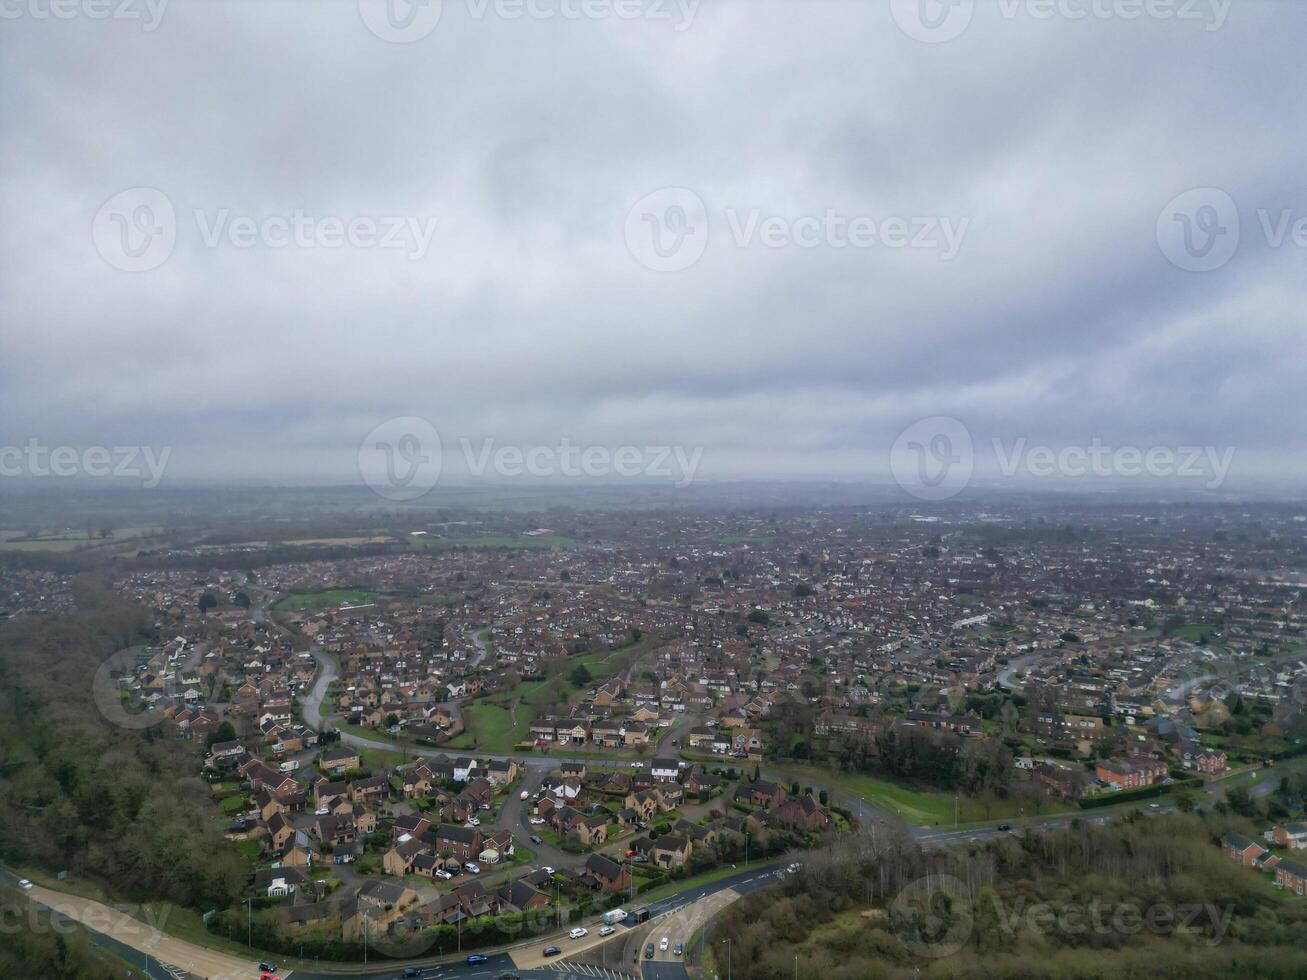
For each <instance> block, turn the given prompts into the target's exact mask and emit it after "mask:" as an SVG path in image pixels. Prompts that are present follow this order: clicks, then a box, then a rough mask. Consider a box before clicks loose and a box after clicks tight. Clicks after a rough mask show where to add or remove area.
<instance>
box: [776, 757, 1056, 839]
mask: <svg viewBox="0 0 1307 980" xmlns="http://www.w3.org/2000/svg"><path fill="white" fill-rule="evenodd" d="M766 768H767V769H768V770H771V771H775V772H780V773H784V774H785V777H786V783H787V785H786V788H787V789H788V788H789V787H788V783H789V782H790V781H792V780H795V779H797V780H798V781H799V783H800V784H801V786H800V788H803V787H806V786H808V785H811V786H812V787H813V788H814V789H815V788H817V787H820V786H830V787H832V788H834V789H836V790H839V791H841V792H842V793H843V794H846V795H847V796H848V797H851V798H852V799H851V800H850V799H846V800H844V804H843V805H844V806H846V807H849V808H851V809H852V810H853V812H854V813H855V814H856V813H857V805H856V804H857V802H858V798H859V797H866V800H867V802H868V803H870V804H873V805H875V806H878V807H880V808H881V809H883V810H888V811H889V812H890V813H893V814H895V815H896V816H899V817H902V818H903V819H904V820H907V821H908V822H910V823H915V824H930V825H933V824H936V823H938V824H939V825H940V826H941V827H943V826H947V825H951V824H952V823H953V821H954V810H953V796H952V795H951V794H948V793H933V792H929V791H925V790H916V789H909V788H908V787H906V786H899V785H898V784H896V783H891V782H887V781H885V780H883V779H876V778H875V777H874V776H868V775H865V774H863V773H854V772H837V771H835V770H830V769H821V768H819V767H817V766H807V765H802V764H795V763H773V764H769V765H767V766H766ZM1020 809H1021V805H1019V804H1018V803H1016V802H1015V801H1014V800H996V801H995V802H994V804H993V805H992V806H991V807H990V808H989V812H988V813H986V811H985V807H984V805H983V804H981V803H980V802H979V801H977V800H973V799H969V798H967V797H965V796H961V797H959V798H958V806H957V818H958V821H959V822H960V823H978V822H981V821H985V820H999V819H1002V818H1004V817H1015V816H1017V814H1018V811H1019V810H1020ZM1066 809H1067V807H1066V806H1065V805H1063V806H1060V807H1059V806H1057V805H1056V804H1055V803H1053V802H1051V801H1050V802H1049V803H1047V804H1039V805H1035V806H1031V805H1026V806H1025V815H1026V816H1037V815H1041V814H1046V813H1057V812H1060V811H1063V810H1066Z"/></svg>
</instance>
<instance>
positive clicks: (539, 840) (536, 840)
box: [531, 834, 545, 844]
mask: <svg viewBox="0 0 1307 980" xmlns="http://www.w3.org/2000/svg"><path fill="white" fill-rule="evenodd" d="M544 842H545V839H544V838H543V837H541V836H540V835H539V834H532V835H531V843H532V844H543V843H544Z"/></svg>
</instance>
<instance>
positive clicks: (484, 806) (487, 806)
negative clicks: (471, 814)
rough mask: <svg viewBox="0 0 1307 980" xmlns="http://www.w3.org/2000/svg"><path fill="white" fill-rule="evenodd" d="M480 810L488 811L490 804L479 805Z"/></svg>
mask: <svg viewBox="0 0 1307 980" xmlns="http://www.w3.org/2000/svg"><path fill="white" fill-rule="evenodd" d="M481 809H483V810H489V809H490V804H489V803H482V804H481Z"/></svg>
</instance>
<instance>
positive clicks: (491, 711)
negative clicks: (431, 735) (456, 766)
mask: <svg viewBox="0 0 1307 980" xmlns="http://www.w3.org/2000/svg"><path fill="white" fill-rule="evenodd" d="M517 717H518V722H517V724H516V725H514V724H513V713H512V712H510V711H509V710H508V708H506V707H503V706H501V704H500V703H496V702H492V701H478V702H476V703H475V704H471V705H468V706H467V707H466V708H464V709H463V725H464V730H463V731H462V732H461V733H460V734H459V735H458V736H456V737H455V738H452V739H450V740H449V741H448V742H446V743H445V744H446V745H448V746H449V747H450V748H474V747H475V748H477V749H481V750H482V751H485V752H494V753H496V754H499V755H507V754H509V753H510V752H512V751H513V746H515V745H516V744H517V743H518V742H520V741H522V739H524V738H526V735H527V730H528V728H529V726H530V724H531V723H530V720H529V719H530V717H531V711H530V710H529V709H527V708H521V709H519V710H518V712H517Z"/></svg>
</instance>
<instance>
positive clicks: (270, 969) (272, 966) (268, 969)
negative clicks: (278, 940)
mask: <svg viewBox="0 0 1307 980" xmlns="http://www.w3.org/2000/svg"><path fill="white" fill-rule="evenodd" d="M259 969H260V970H262V971H263V972H264V973H276V972H277V964H276V963H269V962H268V961H267V960H264V961H263V962H262V963H260V964H259Z"/></svg>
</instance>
